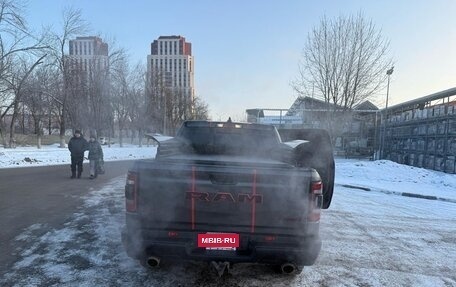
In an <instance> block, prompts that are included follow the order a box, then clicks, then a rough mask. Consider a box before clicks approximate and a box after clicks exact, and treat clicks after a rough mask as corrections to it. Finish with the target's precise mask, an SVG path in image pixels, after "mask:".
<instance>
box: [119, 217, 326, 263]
mask: <svg viewBox="0 0 456 287" xmlns="http://www.w3.org/2000/svg"><path fill="white" fill-rule="evenodd" d="M310 229H313V230H314V231H316V233H311V235H306V236H289V235H286V236H285V235H284V236H280V235H273V237H274V240H272V241H271V240H270V241H267V240H266V236H268V237H269V239H270V238H271V237H270V236H271V235H269V234H268V235H266V234H258V233H255V234H251V233H239V235H240V247H239V248H238V249H237V250H236V251H226V250H206V249H204V248H198V247H197V236H198V234H199V233H205V232H198V231H178V235H177V236H176V237H173V238H170V237H169V236H168V231H167V230H150V229H147V230H145V229H134V230H132V229H129V228H128V226H127V227H126V228H125V229H124V230H123V231H122V242H123V245H124V247H125V249H126V251H127V254H128V255H129V256H130V257H132V258H135V259H142V258H145V257H148V256H156V257H159V258H163V259H169V260H194V261H228V262H232V263H241V262H257V263H266V264H281V263H284V262H293V263H295V264H297V265H306V266H308V265H312V264H313V263H314V262H315V260H316V259H317V257H318V254H319V253H320V249H321V239H320V237H319V236H318V223H316V224H313V226H311V228H310ZM233 233H236V232H234V231H233Z"/></svg>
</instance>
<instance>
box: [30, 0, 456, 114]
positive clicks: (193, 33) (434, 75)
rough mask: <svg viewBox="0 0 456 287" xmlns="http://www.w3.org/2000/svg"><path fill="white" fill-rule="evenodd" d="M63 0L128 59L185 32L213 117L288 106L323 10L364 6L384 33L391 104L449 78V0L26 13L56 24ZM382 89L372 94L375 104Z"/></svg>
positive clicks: (87, 1) (157, 5) (124, 6)
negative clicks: (309, 37)
mask: <svg viewBox="0 0 456 287" xmlns="http://www.w3.org/2000/svg"><path fill="white" fill-rule="evenodd" d="M65 6H73V7H75V8H79V9H81V10H82V14H83V17H84V18H85V19H86V20H87V21H88V22H89V23H90V25H91V29H92V32H91V33H90V34H92V35H101V36H103V37H110V38H115V39H116V41H117V43H118V45H119V46H122V47H124V48H126V49H127V50H128V52H129V53H130V56H131V62H132V64H135V63H137V62H139V61H141V62H143V63H144V64H145V63H146V61H147V55H148V54H150V43H151V42H152V41H153V40H154V39H157V38H158V37H159V36H161V35H181V36H184V37H185V38H186V39H187V41H189V42H191V43H192V52H193V56H194V57H195V88H196V94H197V95H198V96H200V97H201V98H203V99H204V100H205V101H206V102H207V103H208V104H209V107H210V110H211V115H212V118H213V119H216V120H218V119H224V118H226V117H228V116H233V117H234V118H236V119H241V118H242V117H243V116H244V111H245V109H247V108H257V107H259V108H289V107H290V106H291V104H292V103H293V101H294V99H295V98H296V96H297V95H296V94H295V92H294V91H293V89H292V88H291V86H290V82H291V81H292V80H293V79H294V78H295V77H296V76H297V73H298V61H299V59H300V58H301V52H302V49H303V48H304V43H305V39H306V37H307V34H308V32H309V31H310V30H311V28H312V27H313V26H315V25H317V24H318V22H319V20H320V18H321V17H322V16H323V15H326V16H328V17H337V16H339V15H349V14H356V13H357V12H359V11H362V12H363V13H364V15H365V16H366V18H369V19H372V20H373V22H374V23H375V24H376V25H377V27H378V28H379V29H381V30H382V31H383V35H384V36H385V37H386V38H388V39H389V40H390V41H391V46H390V47H391V51H390V52H391V53H390V55H391V57H393V59H394V61H395V70H394V74H393V75H392V78H391V85H390V105H391V104H397V103H400V102H403V101H406V100H410V99H413V98H417V97H421V96H425V95H428V94H430V93H434V92H437V91H441V90H445V89H448V88H451V87H456V1H454V0H433V1H425V0H421V1H417V0H413V1H404V0H400V1H393V0H391V1H390V0H384V1H366V0H364V1H335V0H334V1H303V0H301V1H300V0H296V1H269V0H255V1H253V0H249V1H246V0H227V1H212V0H194V1H190V0H189V1H183V0H182V1H152V0H149V1H147V0H142V1H139V0H135V1H133V0H130V1H127V0H123V1H117V0H111V1H101V0H99V1H94V0H75V1H73V0H66V1H64V0H31V1H29V4H28V8H27V19H28V22H29V24H30V25H32V26H33V27H35V28H36V29H38V28H39V27H40V26H41V25H53V26H54V28H58V27H60V26H61V19H62V9H63V8H64V7H65ZM385 72H386V71H385ZM385 95H386V91H382V92H381V93H379V94H378V95H377V96H376V98H377V103H378V104H381V105H384V103H385V100H384V98H385Z"/></svg>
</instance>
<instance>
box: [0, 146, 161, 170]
mask: <svg viewBox="0 0 456 287" xmlns="http://www.w3.org/2000/svg"><path fill="white" fill-rule="evenodd" d="M156 152H157V148H156V147H154V146H149V147H148V146H143V147H138V146H135V145H129V144H124V146H123V147H120V146H119V145H118V144H115V145H111V147H108V146H103V153H104V160H105V161H115V160H129V159H141V158H153V157H155V154H156ZM85 156H86V157H87V156H88V152H87V151H86V153H85ZM69 163H71V158H70V151H69V150H68V149H67V148H59V145H58V144H55V145H50V146H43V148H41V149H37V148H36V147H18V148H15V149H0V168H11V167H27V166H43V165H58V164H69Z"/></svg>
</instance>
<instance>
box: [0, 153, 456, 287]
mask: <svg viewBox="0 0 456 287" xmlns="http://www.w3.org/2000/svg"><path fill="white" fill-rule="evenodd" d="M337 168H338V170H337V177H336V180H337V183H338V185H337V186H336V188H335V193H334V198H333V202H332V205H331V207H330V209H328V210H326V211H323V214H322V221H321V231H320V234H321V237H322V240H323V247H322V251H321V253H320V257H319V258H318V260H317V262H316V264H315V265H314V266H311V267H306V268H305V269H304V271H303V272H302V274H300V275H297V276H296V277H293V276H283V275H281V274H275V273H274V272H272V270H271V269H270V268H269V267H267V266H261V265H252V264H239V265H235V266H234V268H233V269H232V270H231V274H230V275H229V276H227V277H223V278H218V277H217V276H216V275H215V274H214V272H213V271H211V270H210V269H209V267H207V265H206V264H202V263H182V264H177V263H176V264H175V265H168V266H167V265H165V266H163V267H162V268H161V269H158V270H154V271H147V270H145V269H143V268H142V267H141V266H140V265H139V264H138V263H137V262H136V261H134V260H132V259H130V258H128V257H127V255H126V254H125V252H124V250H123V247H122V244H121V242H120V230H121V228H122V226H123V225H124V220H125V218H124V200H123V185H124V183H125V182H124V180H125V179H124V177H123V176H122V177H119V178H116V179H114V180H112V181H111V182H109V183H108V184H107V185H106V186H105V187H104V188H102V189H100V190H92V191H91V192H90V193H89V195H88V196H86V197H85V198H84V205H83V206H81V207H80V208H79V210H78V211H77V212H76V213H75V214H73V215H72V216H71V217H70V218H69V219H68V221H67V222H66V223H65V224H64V226H62V227H61V228H60V229H50V230H48V231H47V233H44V235H42V234H43V233H42V232H38V230H40V229H44V228H47V227H46V226H45V225H32V226H30V227H29V228H28V229H26V230H24V232H23V233H22V234H20V235H18V236H17V237H16V239H15V240H16V241H17V242H19V243H21V244H18V245H19V246H25V247H21V248H18V249H17V250H15V252H17V253H18V254H20V255H21V259H20V260H19V261H18V262H16V263H15V265H14V266H13V268H12V269H11V270H10V272H9V273H8V274H6V275H5V276H4V278H3V279H1V278H0V285H1V286H432V287H434V286H456V275H455V273H454V270H456V260H455V258H456V249H455V248H454V246H455V245H456V235H455V232H454V231H455V230H456V204H455V203H451V202H442V201H436V200H426V199H419V198H409V197H403V196H396V195H394V194H385V193H381V192H371V191H362V190H358V189H351V188H346V187H343V186H341V185H340V184H342V183H348V184H358V183H359V181H361V182H362V184H363V185H365V186H372V187H379V188H384V189H386V188H393V189H394V188H396V185H395V183H402V182H404V181H406V180H408V185H407V187H409V189H413V190H411V191H415V190H414V189H419V188H420V186H427V187H428V188H429V190H428V191H429V192H430V193H432V194H437V193H438V192H439V191H440V190H441V188H442V187H441V185H443V186H445V184H448V185H453V184H454V183H453V181H452V180H453V179H452V177H451V176H449V175H448V177H444V182H443V183H441V181H440V180H441V176H447V175H445V174H440V173H435V172H432V171H424V170H418V171H416V170H415V169H416V168H411V167H407V166H396V164H394V163H390V162H359V161H345V160H342V161H338V162H337ZM363 168H364V170H365V171H364V172H362V170H363ZM417 174H422V175H425V176H423V177H421V178H419V180H417V182H416V183H415V182H414V181H413V180H412V179H411V177H413V176H416V175H417ZM375 175H376V177H375ZM453 176H454V175H453ZM353 177H358V180H355V179H353ZM392 181H395V182H392ZM436 181H438V182H439V183H440V184H436ZM382 184H383V185H382ZM448 191H449V190H448Z"/></svg>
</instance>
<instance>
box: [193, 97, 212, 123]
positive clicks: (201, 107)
mask: <svg viewBox="0 0 456 287" xmlns="http://www.w3.org/2000/svg"><path fill="white" fill-rule="evenodd" d="M192 106H193V111H192V116H191V119H192V120H207V119H209V106H208V104H207V103H206V102H204V101H203V100H202V99H201V98H200V97H195V98H194V100H193V104H192Z"/></svg>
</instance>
